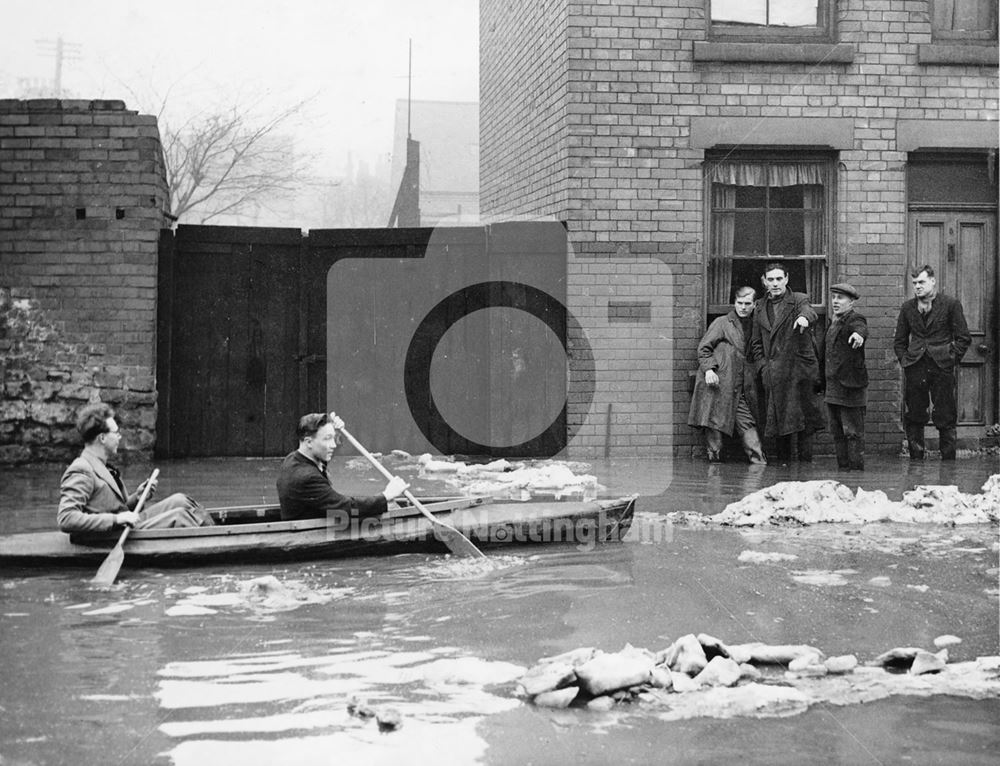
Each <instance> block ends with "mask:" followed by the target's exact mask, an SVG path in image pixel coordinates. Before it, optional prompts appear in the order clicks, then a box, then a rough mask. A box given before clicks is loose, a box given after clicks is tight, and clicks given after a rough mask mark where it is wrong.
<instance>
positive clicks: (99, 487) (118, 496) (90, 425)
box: [57, 402, 214, 532]
mask: <svg viewBox="0 0 1000 766" xmlns="http://www.w3.org/2000/svg"><path fill="white" fill-rule="evenodd" d="M76 428H77V431H79V432H80V436H82V437H83V444H84V447H83V451H82V452H81V453H80V456H79V457H78V458H76V460H74V461H73V462H72V463H70V465H69V468H67V469H66V471H65V473H63V476H62V481H61V482H60V486H59V514H58V517H57V521H58V524H59V529H61V530H62V531H63V532H107V531H110V530H112V529H114V528H115V527H118V528H119V529H120V528H122V527H124V526H131V527H136V528H137V529H152V528H163V527H199V526H211V525H212V524H214V522H213V521H212V517H211V516H210V515H209V514H208V513H206V512H205V511H204V510H203V509H202V507H201V506H200V505H198V503H196V502H195V501H194V500H192V499H191V498H190V497H188V496H187V495H184V494H181V493H179V492H177V493H175V494H173V495H170V497H167V498H165V499H163V500H161V501H159V502H158V503H153V504H152V505H147V506H146V507H145V508H143V509H141V510H140V512H138V513H136V511H135V507H136V504H137V503H138V501H139V497H140V495H142V491H143V490H144V489H145V488H146V484H147V482H146V481H144V482H143V483H142V484H140V485H139V487H138V488H137V489H136V490H135V492H132V493H131V494H130V493H129V492H128V490H126V489H125V484H124V482H123V481H122V478H121V474H120V473H119V472H118V470H117V469H116V468H115V467H114V466H113V465H110V464H109V463H108V460H109V459H111V458H112V457H114V456H115V455H116V454H118V445H119V444H120V443H121V431H120V430H119V428H118V423H117V421H116V420H115V411H114V410H113V409H111V407H110V406H109V405H107V404H105V403H103V402H97V403H96V404H88V405H86V406H84V407H83V408H82V409H81V410H80V412H79V413H78V415H77V420H76ZM147 481H148V480H147ZM155 489H156V480H155V479H154V480H153V481H152V486H151V487H150V493H152V492H153V491H155Z"/></svg>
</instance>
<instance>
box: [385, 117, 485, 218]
mask: <svg viewBox="0 0 1000 766" xmlns="http://www.w3.org/2000/svg"><path fill="white" fill-rule="evenodd" d="M408 124H409V134H410V138H412V139H413V140H414V141H417V142H419V144H420V199H419V204H420V225H421V226H439V225H444V226H447V225H458V224H471V223H477V222H478V221H479V104H478V103H475V102H451V101H411V102H409V105H408V104H407V102H406V100H400V101H397V102H396V127H395V131H394V136H393V144H392V146H393V150H392V176H391V189H392V193H393V195H395V193H396V190H397V189H398V188H399V182H400V180H401V179H402V177H403V169H404V168H405V167H406V138H407V125H408Z"/></svg>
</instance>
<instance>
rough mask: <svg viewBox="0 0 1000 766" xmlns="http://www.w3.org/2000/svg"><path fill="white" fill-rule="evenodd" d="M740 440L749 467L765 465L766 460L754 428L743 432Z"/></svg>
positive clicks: (758, 435)
mask: <svg viewBox="0 0 1000 766" xmlns="http://www.w3.org/2000/svg"><path fill="white" fill-rule="evenodd" d="M740 439H741V440H742V442H743V451H744V452H745V453H746V456H747V459H748V460H749V461H750V463H751V465H767V458H765V457H764V447H763V445H762V444H761V443H760V434H758V433H757V429H756V428H751V429H749V430H747V431H744V432H743V433H742V434H741V436H740Z"/></svg>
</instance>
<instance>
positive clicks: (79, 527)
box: [57, 448, 135, 532]
mask: <svg viewBox="0 0 1000 766" xmlns="http://www.w3.org/2000/svg"><path fill="white" fill-rule="evenodd" d="M134 505H135V500H134V499H133V498H132V497H130V496H129V495H128V494H124V495H123V494H122V491H121V490H120V489H119V488H118V483H117V482H116V481H115V479H114V477H113V476H112V475H111V472H110V471H109V470H108V467H107V466H106V465H105V464H104V461H102V460H101V459H100V458H99V457H97V456H96V455H95V454H94V453H92V452H91V451H89V450H88V449H86V448H84V450H83V452H81V453H80V456H79V457H78V458H76V460H74V461H73V462H72V463H70V464H69V468H67V469H66V471H65V472H64V473H63V476H62V481H61V482H60V485H59V514H58V516H57V521H58V524H59V529H61V530H62V531H63V532H107V531H108V530H110V529H111V528H112V527H114V525H115V514H116V513H121V512H122V511H128V510H131V509H132V507H133V506H134Z"/></svg>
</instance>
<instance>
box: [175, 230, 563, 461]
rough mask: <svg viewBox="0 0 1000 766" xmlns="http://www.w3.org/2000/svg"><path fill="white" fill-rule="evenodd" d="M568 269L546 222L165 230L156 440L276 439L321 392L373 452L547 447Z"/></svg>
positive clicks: (558, 387) (232, 448)
mask: <svg viewBox="0 0 1000 766" xmlns="http://www.w3.org/2000/svg"><path fill="white" fill-rule="evenodd" d="M565 274H566V240H565V231H564V230H563V228H562V227H561V226H559V225H558V224H539V223H527V224H522V223H512V224H500V225H494V226H488V227H455V228H445V229H423V228H420V229H359V230H345V229H337V230H321V231H318V230H313V231H310V232H308V234H304V233H303V232H301V231H300V230H298V229H271V228H250V227H239V228H234V227H215V226H179V227H177V229H176V230H166V231H164V232H163V233H162V236H161V240H160V259H159V288H158V289H159V304H158V330H157V389H158V392H159V415H158V422H157V443H156V454H157V455H158V456H160V457H165V458H182V457H198V456H274V455H281V454H285V453H287V452H288V451H290V450H291V449H293V448H294V447H295V444H296V441H295V425H296V423H297V420H298V418H299V416H300V415H302V414H304V413H306V412H322V411H324V410H326V409H328V408H330V407H333V408H335V409H336V410H337V411H338V412H340V413H343V414H344V416H345V418H347V419H348V425H349V427H350V428H351V430H352V432H353V433H354V434H355V435H356V436H358V438H359V439H360V440H362V442H363V443H366V446H369V448H370V449H375V450H388V449H395V448H399V449H405V450H408V451H440V452H443V453H464V454H482V453H484V452H486V453H490V454H493V455H503V454H509V455H514V454H537V455H551V454H555V452H557V451H558V450H559V449H561V448H562V446H564V444H565V438H566V436H565V434H566V357H565V353H562V352H563V351H564V350H565V346H566V312H565V310H564V304H565V283H566V279H565ZM484 308H493V309H499V310H493V311H490V312H482V311H480V309H484ZM525 317H527V318H528V321H527V322H526V321H525V319H524V318H525ZM538 322H541V323H542V324H544V325H545V326H547V328H548V330H549V331H551V332H550V333H545V332H543V335H544V334H548V335H549V336H550V337H549V338H548V340H543V341H539V339H538V327H537V323H538ZM532 323H534V325H533V324H532ZM553 339H554V342H553ZM560 344H561V345H562V348H561V349H560V348H559V345H560ZM553 349H554V351H553ZM432 357H433V359H432ZM432 362H433V365H436V367H435V369H436V373H434V374H433V375H432V372H431V368H432V366H433V365H432ZM526 369H527V370H533V371H534V374H531V375H526V374H525V373H524V371H525V370H526ZM539 371H540V372H539ZM512 402H516V406H511V405H512ZM443 403H447V405H445V404H443ZM449 407H450V408H451V410H450V411H445V410H447V409H448V408H449ZM456 424H457V425H456ZM519 424H520V425H519ZM539 424H541V425H539Z"/></svg>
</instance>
